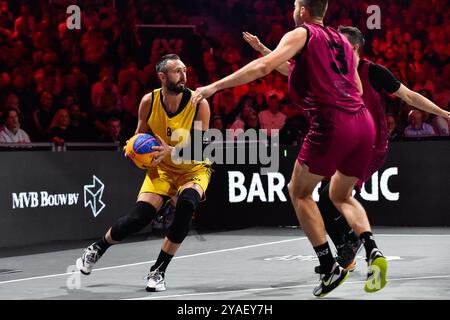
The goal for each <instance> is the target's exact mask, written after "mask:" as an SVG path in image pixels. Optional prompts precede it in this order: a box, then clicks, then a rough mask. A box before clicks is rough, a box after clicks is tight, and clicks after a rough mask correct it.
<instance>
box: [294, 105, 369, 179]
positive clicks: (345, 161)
mask: <svg viewBox="0 0 450 320" xmlns="http://www.w3.org/2000/svg"><path fill="white" fill-rule="evenodd" d="M310 122H311V127H310V130H309V132H308V134H307V136H306V138H305V141H304V142H303V145H302V148H301V150H300V153H299V155H298V157H297V160H298V161H299V162H300V164H301V165H306V166H308V167H309V171H310V172H311V173H313V174H316V175H319V176H323V177H331V176H333V175H334V173H335V172H336V170H339V171H340V172H341V173H342V174H344V175H346V176H349V177H356V178H358V179H364V178H365V177H366V175H367V168H368V166H369V162H370V160H371V157H372V152H373V145H374V143H375V124H374V121H373V118H372V116H371V114H370V112H369V111H368V110H367V109H366V108H361V109H360V110H358V111H356V112H354V113H349V112H345V111H343V110H340V109H330V108H327V109H320V111H318V112H317V113H316V114H314V115H312V117H311V121H310Z"/></svg>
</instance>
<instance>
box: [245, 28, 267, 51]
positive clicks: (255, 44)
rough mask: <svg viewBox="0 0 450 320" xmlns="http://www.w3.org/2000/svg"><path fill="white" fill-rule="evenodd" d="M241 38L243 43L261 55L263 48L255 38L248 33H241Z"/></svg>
mask: <svg viewBox="0 0 450 320" xmlns="http://www.w3.org/2000/svg"><path fill="white" fill-rule="evenodd" d="M242 37H243V38H244V40H245V41H247V43H248V44H249V45H250V46H251V47H252V48H253V49H255V50H256V51H258V52H260V53H262V51H263V49H264V46H263V45H262V43H261V41H259V38H258V37H257V36H254V35H252V34H251V33H250V32H247V31H244V32H242Z"/></svg>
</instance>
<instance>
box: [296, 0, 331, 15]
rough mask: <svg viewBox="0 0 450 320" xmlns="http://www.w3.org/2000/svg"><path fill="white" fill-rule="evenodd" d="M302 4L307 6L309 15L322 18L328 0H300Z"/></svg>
mask: <svg viewBox="0 0 450 320" xmlns="http://www.w3.org/2000/svg"><path fill="white" fill-rule="evenodd" d="M300 2H301V3H300V4H301V5H302V6H305V7H307V8H308V11H309V14H310V15H311V17H320V18H323V17H324V16H325V13H326V11H327V7H328V0H301V1H300Z"/></svg>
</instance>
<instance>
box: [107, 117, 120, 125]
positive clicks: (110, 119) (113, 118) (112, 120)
mask: <svg viewBox="0 0 450 320" xmlns="http://www.w3.org/2000/svg"><path fill="white" fill-rule="evenodd" d="M116 121H119V122H122V121H120V119H119V118H117V117H111V118H108V120H107V123H108V124H110V123H111V122H116Z"/></svg>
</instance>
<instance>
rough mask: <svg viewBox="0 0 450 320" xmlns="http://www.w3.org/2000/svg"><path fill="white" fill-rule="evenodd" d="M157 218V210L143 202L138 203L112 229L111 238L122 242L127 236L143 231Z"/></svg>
mask: <svg viewBox="0 0 450 320" xmlns="http://www.w3.org/2000/svg"><path fill="white" fill-rule="evenodd" d="M155 217H156V208H155V207H154V206H152V205H151V204H149V203H147V202H143V201H138V202H136V206H135V207H134V209H133V210H132V211H131V212H130V213H129V214H128V215H126V216H123V217H121V218H119V220H117V221H116V223H115V224H114V225H113V226H112V227H111V238H112V239H113V240H114V241H122V240H123V239H125V237H126V236H128V235H130V234H133V233H135V232H138V231H140V230H142V229H143V228H144V227H145V226H147V225H148V224H149V223H150V222H151V221H152V220H153V219H154V218H155Z"/></svg>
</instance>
